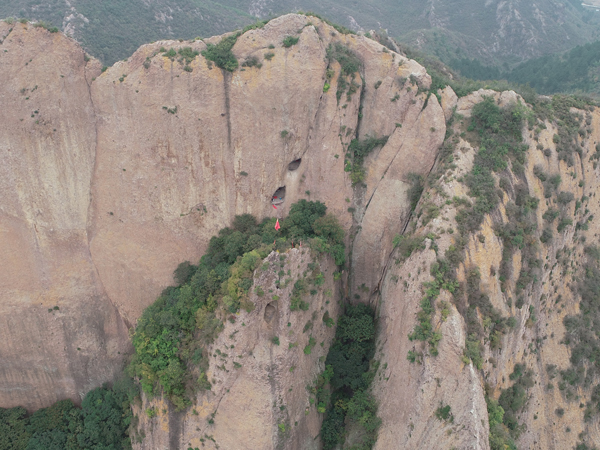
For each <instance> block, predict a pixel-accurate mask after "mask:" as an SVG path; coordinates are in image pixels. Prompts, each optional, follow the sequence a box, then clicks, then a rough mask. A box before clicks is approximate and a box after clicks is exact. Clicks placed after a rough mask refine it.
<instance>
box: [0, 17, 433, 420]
mask: <svg viewBox="0 0 600 450" xmlns="http://www.w3.org/2000/svg"><path fill="white" fill-rule="evenodd" d="M9 30H11V31H10V32H9ZM288 35H297V36H298V37H299V42H298V44H296V45H294V46H292V47H290V48H283V47H282V45H281V42H282V40H283V38H284V37H285V36H288ZM0 36H2V40H3V42H2V44H1V45H0V79H1V80H3V83H2V87H0V96H1V98H2V99H3V105H4V106H5V108H3V111H2V113H0V114H1V115H2V116H1V119H2V120H1V121H0V123H2V124H3V125H2V141H1V142H0V151H1V152H2V158H3V162H4V161H5V162H6V163H5V164H3V166H2V168H1V169H0V170H2V177H1V179H0V183H2V184H3V186H2V187H3V192H5V195H4V196H3V198H2V200H1V203H0V214H1V215H0V230H1V231H0V232H1V236H2V237H1V238H0V246H1V248H2V251H3V254H5V255H8V256H9V257H8V258H4V259H3V261H2V263H0V264H2V266H1V267H0V273H2V275H0V277H1V278H0V280H2V281H0V286H1V289H0V298H1V302H0V322H2V323H5V324H6V326H5V327H3V328H1V331H0V336H1V337H3V338H4V339H5V340H8V341H10V345H8V346H5V347H4V348H3V349H2V350H0V352H2V353H1V356H2V359H3V361H6V362H7V363H6V364H3V366H2V369H1V370H0V386H2V390H1V391H0V392H1V393H0V405H1V406H15V405H17V404H25V405H26V406H27V407H28V408H37V407H41V406H47V405H48V404H50V403H52V402H53V401H55V400H57V399H60V398H64V397H71V398H73V399H78V398H79V397H80V396H81V395H82V394H83V393H85V391H87V390H88V389H89V388H90V387H93V386H97V385H99V384H100V383H101V382H102V381H105V380H109V379H111V378H112V376H113V374H114V373H115V372H116V371H118V370H119V368H120V365H121V355H120V354H119V352H120V353H125V351H126V349H127V348H128V346H129V344H128V339H127V326H130V325H131V324H134V323H135V321H136V319H137V318H138V317H139V315H140V314H141V312H142V310H143V309H144V308H145V307H146V306H147V305H148V304H150V303H151V302H152V301H153V300H154V299H155V298H156V296H157V295H158V293H159V292H160V291H161V290H162V289H163V288H164V287H165V286H167V285H169V284H170V283H171V282H172V272H173V269H174V268H175V267H176V266H177V264H178V263H179V262H181V261H183V260H186V259H188V260H191V261H196V260H197V259H198V258H199V256H200V255H201V254H202V252H203V251H204V249H205V248H206V244H207V242H208V239H209V238H210V236H212V235H213V234H215V232H216V231H218V230H219V229H220V228H222V227H223V226H226V225H228V224H229V223H230V221H231V219H232V218H233V217H234V216H235V215H236V214H241V213H246V212H249V213H252V214H254V215H256V216H258V217H259V218H262V217H265V216H278V217H284V216H285V215H286V213H287V210H288V208H289V205H290V204H292V203H294V202H295V201H297V200H299V199H301V198H309V199H313V200H320V201H322V202H324V203H325V204H326V205H327V206H328V210H329V212H332V213H334V214H335V215H336V216H338V218H339V219H340V221H341V223H342V225H343V226H344V227H345V228H346V229H347V230H349V229H350V228H351V227H352V226H354V228H355V229H360V227H361V226H363V227H364V228H363V231H361V232H360V233H359V237H358V239H357V240H356V242H355V244H354V248H353V260H352V265H353V266H354V267H355V269H353V270H352V271H351V274H352V280H353V281H352V283H353V285H354V286H360V285H362V284H365V285H366V286H368V287H369V288H370V289H375V288H376V287H377V283H378V281H379V279H380V278H381V273H382V270H383V267H384V265H385V261H386V258H387V255H388V254H389V252H390V250H391V240H392V238H393V236H394V235H395V234H396V233H399V232H401V230H402V229H403V227H404V222H405V220H406V216H407V205H406V199H405V191H406V188H407V186H406V183H405V176H406V174H407V173H408V172H410V171H417V172H427V171H428V170H429V169H430V168H431V165H432V164H433V160H434V158H435V154H436V152H437V146H438V145H439V143H441V139H442V138H443V135H444V115H443V111H442V109H441V108H440V106H439V104H438V103H437V101H436V100H435V99H434V97H431V99H430V100H429V102H428V105H427V107H426V108H425V109H423V105H424V102H425V94H420V95H417V87H418V86H421V87H424V88H426V87H427V86H429V83H430V79H429V76H428V75H427V74H426V72H425V70H424V69H423V67H421V66H420V65H418V64H417V63H415V62H413V61H410V60H407V59H406V58H404V57H402V56H400V55H398V54H395V53H389V52H387V51H385V52H384V47H383V46H382V45H380V44H379V43H377V42H375V41H372V40H370V39H367V38H365V37H363V36H354V35H342V34H340V33H338V32H337V31H335V30H334V29H333V28H332V27H331V26H329V25H327V24H325V23H323V22H321V21H320V20H319V19H317V18H315V17H310V18H309V17H306V16H302V15H288V16H283V17H280V18H277V19H274V20H272V21H270V22H269V23H268V24H267V25H266V26H265V27H264V28H262V29H256V30H251V31H248V32H246V33H245V34H243V35H242V36H240V37H239V38H238V40H237V43H236V45H235V46H234V48H233V52H234V54H235V55H236V56H237V58H238V60H239V61H240V63H242V62H244V61H245V60H247V59H248V58H251V57H253V56H255V57H256V58H257V59H258V60H259V62H260V63H261V64H262V67H260V68H259V67H242V68H241V69H239V70H236V71H235V72H233V73H229V72H224V71H222V70H221V69H218V68H217V67H215V66H214V65H212V64H209V63H208V62H207V61H206V60H205V59H204V58H203V57H202V56H198V57H196V58H195V59H194V60H193V61H192V62H191V63H190V65H189V67H190V68H191V70H192V71H191V72H190V71H186V70H184V64H183V63H181V62H179V61H178V60H177V58H174V60H171V59H169V58H167V57H166V56H164V55H163V54H162V53H160V52H158V50H159V49H160V47H165V48H167V49H169V48H174V49H175V50H178V49H180V48H182V47H191V48H192V49H194V50H197V51H202V50H203V49H205V48H206V44H205V43H204V42H202V41H191V42H177V41H163V42H158V43H155V44H150V45H146V46H143V47H141V48H140V49H139V50H138V51H137V52H136V53H135V54H134V55H133V56H132V57H131V58H129V59H128V60H127V61H120V62H118V63H116V64H115V65H114V66H113V67H111V68H109V69H108V70H106V71H105V72H103V73H101V72H100V70H99V64H98V62H97V61H95V60H93V59H91V60H88V61H86V60H87V59H88V58H86V57H84V52H83V51H82V50H81V48H79V47H78V46H77V44H76V43H75V42H74V41H72V40H70V39H68V38H66V37H64V36H63V35H61V34H59V33H56V34H53V33H50V32H48V31H47V30H45V29H43V28H35V27H33V25H32V24H14V25H9V24H7V23H4V22H0ZM4 36H6V37H4ZM209 41H210V42H212V43H216V42H218V41H219V38H211V39H210V40H209ZM330 43H341V44H343V45H346V46H347V47H348V48H349V49H351V50H352V51H353V52H354V53H355V54H356V55H357V56H358V57H359V58H360V59H361V61H362V63H363V68H362V69H361V75H362V77H363V78H364V84H362V85H361V83H360V79H359V78H358V76H356V77H355V78H356V80H357V81H358V88H357V92H355V93H354V94H353V95H349V96H347V95H346V94H345V93H344V94H343V95H342V96H341V98H340V101H339V102H338V100H337V99H336V90H337V83H338V81H339V76H340V69H341V67H340V65H339V64H338V62H336V61H332V62H331V63H330V64H329V63H328V61H327V58H326V50H327V48H328V46H329V44H330ZM271 45H272V46H274V48H273V49H270V48H269V47H270V46H271ZM268 52H271V53H273V54H274V56H273V58H272V59H271V60H267V59H266V58H265V57H264V54H265V53H268ZM328 64H329V68H330V69H333V71H334V74H333V76H332V78H331V80H330V81H329V83H330V84H331V88H330V90H329V91H328V92H324V91H323V85H324V84H325V82H326V80H327V76H326V75H327V73H326V70H327V68H328ZM5 80H6V81H5ZM378 81H382V83H381V86H380V87H379V88H378V89H375V88H374V86H375V84H376V83H377V82H378ZM417 85H418V86H417ZM395 96H397V98H396V99H395V100H394V97H395ZM392 100H393V101H392ZM359 112H360V114H359ZM31 116H33V117H31ZM396 123H403V124H404V125H403V127H402V128H400V127H396ZM433 128H435V131H432V130H433ZM282 132H287V133H282ZM356 135H358V136H359V137H360V138H361V139H362V138H365V137H366V136H377V137H380V136H383V135H391V137H390V140H389V142H388V144H387V145H386V146H384V148H382V149H376V150H375V151H374V153H373V155H372V156H370V157H369V158H368V160H367V162H366V167H367V169H368V176H367V179H366V186H367V187H366V188H364V187H361V186H358V187H354V188H353V187H352V185H351V182H350V179H349V174H348V173H347V172H345V171H344V165H345V163H344V155H345V153H346V151H345V147H346V146H347V145H348V144H349V143H350V141H351V139H352V138H353V137H355V136H356ZM408 156H411V158H410V164H406V161H405V159H406V158H407V157H408ZM413 156H417V157H416V158H415V157H413ZM299 158H301V159H302V161H301V164H300V166H299V168H298V169H297V170H294V171H290V170H288V164H289V163H290V162H292V161H294V160H296V159H299ZM384 160H385V161H384ZM382 177H383V179H382ZM281 186H285V187H286V197H285V202H284V204H283V205H282V206H280V207H279V209H278V210H274V209H273V208H272V206H271V204H270V200H271V197H272V195H273V193H274V192H275V191H276V190H277V189H278V188H279V187H281ZM349 207H352V208H355V210H356V211H355V212H354V215H353V214H352V213H350V212H348V208H349ZM363 223H364V225H363ZM378 227H382V228H385V231H384V233H383V235H381V233H380V231H379V230H377V228H378ZM359 266H360V267H359ZM364 266H367V267H369V270H364V269H363V268H362V267H364ZM38 302H39V305H38ZM55 305H57V306H59V307H60V310H58V311H55V312H53V313H49V312H48V308H53V307H54V306H55ZM113 305H114V306H113ZM55 323H56V324H57V325H56V327H58V328H57V329H56V330H55V329H54V328H53V327H54V325H52V326H51V324H55ZM126 324H127V326H126ZM59 330H60V331H59ZM59 335H60V336H59ZM80 335H81V338H80V337H79V336H80ZM84 337H85V338H84ZM80 342H83V343H80ZM77 348H80V349H81V350H76V349H77ZM92 356H93V358H92ZM24 373H26V374H27V375H26V376H23V374H24ZM31 390H35V391H37V392H39V394H37V395H38V397H36V396H31V395H30V392H31Z"/></svg>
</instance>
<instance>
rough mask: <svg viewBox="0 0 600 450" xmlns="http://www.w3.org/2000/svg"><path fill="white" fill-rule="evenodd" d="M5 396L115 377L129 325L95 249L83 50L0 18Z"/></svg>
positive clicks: (23, 396)
mask: <svg viewBox="0 0 600 450" xmlns="http://www.w3.org/2000/svg"><path fill="white" fill-rule="evenodd" d="M0 41H1V42H2V44H1V45H0V79H2V83H1V87H0V98H2V111H1V112H0V123H2V125H1V130H2V131H1V135H2V138H1V139H0V159H1V160H2V164H1V165H0V166H1V167H0V184H1V190H2V199H1V200H0V254H2V256H3V258H2V263H1V265H2V269H1V270H0V272H1V275H0V292H1V294H0V296H1V299H2V300H1V301H0V339H2V342H3V344H2V346H1V349H0V359H2V364H1V368H0V373H1V375H0V379H1V380H2V381H1V382H0V386H1V388H0V404H2V406H4V407H7V406H8V407H9V406H15V405H19V404H20V405H23V406H26V407H27V408H31V409H33V408H39V407H41V406H46V405H49V404H51V403H53V402H55V401H56V400H59V399H61V398H64V397H71V398H74V399H78V398H79V396H80V395H82V394H83V393H85V392H86V391H87V390H89V389H91V388H93V387H95V386H98V385H99V384H101V383H102V382H104V381H106V380H108V379H111V378H112V377H113V376H114V374H115V372H116V371H118V370H119V369H120V364H121V360H122V357H123V356H122V355H121V354H123V355H124V354H125V353H126V352H128V351H129V348H130V344H129V343H128V338H127V326H126V324H125V323H124V321H123V318H122V315H121V314H119V311H118V310H117V308H115V307H114V305H113V304H112V302H111V300H110V298H109V297H108V296H107V295H106V291H105V290H104V288H103V287H102V280H101V279H100V277H99V276H98V272H97V270H96V266H95V264H94V262H93V260H92V257H91V254H90V250H89V241H90V235H89V233H88V231H89V226H90V224H91V217H90V214H89V212H90V211H89V208H90V203H91V201H92V196H91V191H90V188H91V185H92V178H93V172H94V165H95V161H96V149H97V147H96V128H95V120H96V119H95V111H94V108H93V104H92V99H91V96H90V88H89V84H88V82H89V78H91V77H89V76H88V69H87V65H86V62H85V60H84V56H85V55H84V52H83V50H81V48H80V47H79V46H78V45H77V44H76V43H75V42H73V41H71V40H69V39H67V38H65V37H64V36H62V35H60V34H58V33H57V34H50V33H48V32H47V31H46V30H44V29H41V28H40V29H38V28H33V27H32V26H31V25H29V26H27V25H22V24H16V25H14V26H13V25H8V24H7V23H4V22H1V23H0Z"/></svg>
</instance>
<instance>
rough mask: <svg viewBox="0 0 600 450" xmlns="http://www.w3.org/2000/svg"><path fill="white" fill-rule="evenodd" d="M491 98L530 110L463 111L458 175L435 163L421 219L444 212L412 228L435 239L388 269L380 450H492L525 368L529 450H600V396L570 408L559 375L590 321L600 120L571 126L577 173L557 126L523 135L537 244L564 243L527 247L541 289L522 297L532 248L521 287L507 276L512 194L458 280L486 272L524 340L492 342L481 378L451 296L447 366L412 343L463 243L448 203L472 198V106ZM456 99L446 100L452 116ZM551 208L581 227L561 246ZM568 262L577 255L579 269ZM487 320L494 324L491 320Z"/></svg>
mask: <svg viewBox="0 0 600 450" xmlns="http://www.w3.org/2000/svg"><path fill="white" fill-rule="evenodd" d="M485 96H491V97H493V98H494V99H495V101H496V103H497V104H498V105H500V106H503V107H507V106H510V105H514V104H517V103H521V104H523V105H524V102H523V100H522V99H521V98H519V96H517V95H516V94H515V93H514V92H504V93H497V92H493V91H483V90H482V91H478V92H475V93H473V94H471V95H469V96H467V97H464V98H461V99H459V100H458V102H456V101H454V105H455V106H456V112H457V113H458V112H460V115H457V116H455V117H454V121H453V123H454V124H453V125H452V130H453V132H454V133H455V134H454V136H452V135H451V137H450V138H448V142H450V141H451V140H454V143H453V145H452V147H453V148H454V151H453V152H452V154H451V161H452V165H447V164H446V165H445V166H443V165H442V161H438V163H436V164H437V165H438V166H440V165H442V167H444V170H442V171H441V172H440V171H439V170H437V171H436V177H439V178H435V179H430V181H429V183H431V186H432V187H431V188H430V189H426V191H425V192H424V194H423V197H422V198H421V203H420V205H419V207H418V208H417V213H416V217H420V216H421V215H422V214H423V215H426V214H425V213H426V210H427V208H428V207H433V208H434V209H436V208H437V209H436V210H437V211H439V214H437V215H433V216H430V217H429V219H424V218H423V217H422V216H421V217H420V218H419V219H416V218H415V219H414V222H413V224H411V225H410V226H409V231H410V233H411V234H412V235H413V236H422V237H425V236H428V238H427V239H425V248H424V249H423V250H416V251H414V252H413V253H412V255H411V256H410V257H409V258H408V259H406V260H404V259H403V257H402V255H401V254H399V253H398V252H397V251H395V252H392V254H391V258H390V260H389V261H388V265H387V268H386V271H385V275H384V279H383V282H382V289H381V292H380V295H379V297H378V305H379V314H380V334H379V347H378V348H379V351H380V353H378V355H377V356H376V357H378V358H380V362H381V364H382V366H381V368H380V372H379V374H378V376H377V377H376V379H375V383H374V387H373V391H374V393H375V394H376V396H377V397H378V399H379V415H380V417H381V418H382V420H383V424H382V427H381V429H380V431H379V439H378V442H377V445H376V447H375V448H378V449H385V448H393V447H395V446H396V445H397V443H399V447H402V448H414V449H417V448H446V447H449V448H469V449H487V448H490V447H489V443H488V434H489V429H488V412H487V408H486V400H485V397H486V395H487V396H489V397H490V398H492V399H496V400H497V399H498V397H499V396H500V394H501V392H502V391H503V390H506V389H507V388H510V387H511V386H512V385H513V384H514V383H515V381H514V378H512V377H511V375H512V374H513V371H514V369H515V366H516V364H522V365H523V367H526V368H527V369H528V370H531V382H530V383H531V384H530V385H528V387H527V392H526V398H527V400H526V403H525V406H524V407H523V408H522V409H520V410H519V413H518V416H517V417H518V424H519V426H520V427H521V432H520V436H519V438H518V441H517V445H518V448H540V449H542V448H544V449H546V448H547V449H562V448H574V447H575V446H576V444H577V443H578V442H581V441H585V442H587V444H588V445H592V444H597V443H598V442H600V435H598V431H597V427H596V425H595V422H594V420H595V419H591V420H590V419H588V420H587V421H585V420H584V419H583V415H584V410H583V407H584V406H585V405H586V404H590V403H592V402H593V400H592V396H591V394H592V393H591V388H590V387H589V386H588V387H586V386H581V387H579V388H578V389H577V398H575V397H574V396H570V394H569V393H568V390H569V389H570V388H569V384H568V383H565V382H564V379H563V378H562V375H560V372H561V371H565V370H567V369H569V368H570V366H571V363H570V357H571V353H570V351H569V349H568V347H567V346H566V345H565V342H564V340H563V338H564V337H565V327H564V325H563V320H564V319H565V317H567V316H569V315H574V314H578V313H579V301H580V298H579V296H578V294H577V288H576V285H577V283H578V282H579V281H580V280H581V279H582V277H583V276H584V272H585V270H584V271H583V272H582V267H583V265H584V264H585V262H586V255H585V252H584V248H585V247H586V246H588V245H597V234H598V224H597V222H596V221H595V220H593V219H591V220H590V219H589V217H590V215H591V216H596V215H597V214H598V213H599V212H600V210H599V207H600V205H599V203H598V201H597V200H594V197H595V193H596V192H598V189H599V188H600V185H599V183H600V172H599V170H598V164H597V163H595V161H596V159H597V156H596V155H597V153H595V151H596V148H595V146H596V145H597V144H598V142H600V135H599V134H598V128H597V124H598V123H599V122H598V121H599V120H600V115H599V114H598V112H597V111H596V110H595V109H591V110H589V111H588V110H577V109H574V108H572V109H571V113H572V114H574V115H577V116H579V117H580V118H579V119H577V120H576V122H575V123H577V122H578V126H579V127H580V128H579V130H580V131H579V133H578V138H577V145H578V146H579V147H580V149H581V152H580V153H577V152H574V153H573V155H572V156H573V160H572V162H571V163H568V162H567V161H566V160H565V159H564V158H560V157H559V151H564V150H561V148H560V144H557V140H558V135H559V134H563V133H564V131H561V130H559V128H558V126H557V122H556V118H555V119H554V120H551V119H548V118H546V119H545V120H544V118H543V117H541V118H538V119H535V118H534V117H535V116H534V115H533V114H532V115H531V116H530V118H529V119H528V120H529V121H528V122H527V123H526V124H525V125H529V126H528V127H526V128H525V127H524V129H523V136H524V143H525V144H526V146H527V147H528V150H527V153H526V160H525V164H524V173H523V174H521V175H518V176H517V175H515V174H513V173H512V172H508V175H509V177H510V178H509V179H510V180H511V181H510V182H511V183H512V186H517V184H518V185H520V186H526V189H527V191H526V192H527V194H528V195H529V196H531V197H532V198H534V199H537V201H539V206H538V207H537V209H536V211H535V215H536V218H535V220H536V222H537V224H538V225H537V231H536V235H538V236H539V235H541V234H542V229H543V228H548V227H549V226H550V227H551V228H554V237H553V238H552V239H551V240H550V241H548V242H541V243H540V242H539V241H538V242H537V244H536V243H535V242H534V241H533V240H531V239H530V240H528V241H527V246H532V247H529V248H534V249H535V251H536V252H538V253H537V258H538V259H539V260H540V261H542V263H541V264H540V270H539V273H538V272H536V275H535V278H534V281H533V283H532V284H531V285H529V286H527V287H525V288H521V289H517V282H518V280H519V276H520V272H521V267H522V265H523V264H524V263H523V261H522V260H523V259H524V258H525V256H524V254H525V253H524V252H525V250H527V247H524V248H525V250H519V251H516V253H515V254H514V256H513V257H512V259H511V263H510V265H509V266H510V267H509V269H508V270H507V271H506V272H507V273H509V274H510V275H509V277H508V278H507V279H506V280H504V281H505V282H506V284H505V285H503V284H502V273H501V271H500V268H501V266H502V259H503V248H504V246H505V244H504V242H503V240H502V238H501V237H500V233H499V230H500V228H501V227H502V226H503V225H506V224H508V222H509V220H510V219H509V217H508V214H507V209H509V208H511V207H513V208H514V201H515V199H514V198H513V195H514V194H511V195H509V194H507V193H504V194H503V197H502V201H501V204H500V206H499V210H498V211H495V212H494V213H493V214H492V215H489V216H486V217H485V219H484V221H483V224H482V225H481V228H480V229H479V230H478V231H477V232H476V233H473V234H470V235H468V237H467V240H466V243H465V250H464V255H465V257H464V261H463V262H461V263H460V264H459V266H458V270H457V274H458V281H459V282H461V283H463V287H462V289H465V287H464V283H465V280H466V277H467V273H468V272H469V271H471V270H474V269H476V270H477V271H478V273H479V274H480V276H481V279H480V282H479V288H480V289H481V291H482V292H483V293H484V294H485V295H486V296H487V297H488V298H489V300H490V302H491V304H492V305H493V307H494V308H495V309H496V310H497V311H498V312H499V313H500V314H501V315H502V316H503V317H512V318H513V319H514V328H513V329H512V330H511V331H509V332H507V333H506V334H504V335H503V336H502V338H501V340H500V341H499V342H497V343H496V344H495V345H494V346H492V345H491V342H490V340H489V339H487V338H486V340H485V343H484V350H483V356H484V357H483V363H482V368H481V370H477V369H476V368H475V367H474V365H473V364H472V363H471V362H469V359H468V358H466V359H465V357H464V354H465V350H464V349H465V343H466V340H467V339H466V338H467V336H466V333H467V326H466V324H465V320H464V318H463V316H462V315H461V313H459V311H458V310H457V309H456V307H455V305H457V306H458V305H460V303H461V302H460V300H458V299H452V296H451V295H450V294H449V292H447V291H444V290H442V291H441V293H440V295H439V297H438V298H437V299H436V300H435V308H436V314H435V316H434V317H433V320H432V325H433V328H434V330H435V331H437V332H439V333H440V335H441V341H440V344H439V348H438V351H439V355H437V356H430V355H428V349H427V346H426V345H425V344H424V343H422V342H419V341H418V340H415V341H409V340H408V339H407V337H408V335H409V334H410V333H411V332H412V331H413V330H414V328H415V325H416V324H417V313H418V311H419V310H420V302H421V299H422V298H423V297H424V292H425V290H426V288H427V287H426V286H424V285H423V283H424V282H431V281H432V280H433V277H432V275H431V274H430V272H431V268H432V265H433V264H434V263H435V262H436V260H437V259H439V258H442V257H443V256H444V255H445V254H446V251H447V250H448V249H450V248H451V246H452V245H455V244H456V242H457V239H458V238H457V236H456V230H457V228H458V227H457V223H456V220H455V217H456V213H457V209H458V206H457V205H456V204H455V203H453V202H451V201H449V199H456V198H461V197H465V196H467V194H468V188H467V187H466V186H465V184H464V181H465V178H466V177H465V175H466V174H467V173H468V172H469V171H470V169H471V167H472V164H473V158H474V155H475V152H477V151H478V148H477V147H473V146H472V145H471V144H470V143H469V142H468V141H466V140H465V139H464V137H465V134H461V133H463V132H464V131H466V125H468V123H469V122H468V119H467V118H468V117H470V115H471V110H472V107H473V105H475V104H477V103H479V102H480V101H482V100H483V98H484V97H485ZM451 97H452V96H451V95H449V94H448V91H447V90H446V91H445V92H444V93H443V94H442V104H444V100H445V99H448V98H451ZM446 101H447V100H446ZM450 109H452V108H450ZM444 110H447V107H446V106H444ZM459 135H460V137H459ZM471 138H472V136H471ZM445 145H446V144H445ZM563 149H564V147H563ZM563 156H564V155H563ZM436 167H437V166H436ZM540 173H544V174H547V176H548V177H549V176H550V175H560V177H561V182H560V183H561V184H560V191H563V192H571V193H573V194H574V198H575V199H579V200H578V201H577V202H576V201H575V200H573V201H571V202H567V203H566V204H561V203H559V202H558V201H557V200H556V198H555V196H548V195H547V186H544V182H543V180H542V179H540V178H543V176H542V175H540ZM502 176H503V177H506V176H507V173H505V172H503V173H502ZM513 189H514V188H513ZM511 203H512V204H513V206H511V205H510V204H511ZM551 208H554V209H556V208H561V214H564V216H565V217H566V218H571V219H572V224H570V225H568V226H567V227H565V228H564V230H560V232H559V233H558V234H557V233H556V223H552V222H550V225H548V220H547V219H546V218H545V216H544V214H545V213H546V211H548V210H549V209H551ZM577 223H579V225H577ZM584 224H585V225H584ZM429 237H431V239H429ZM434 250H435V251H434ZM565 255H573V259H571V258H569V257H568V256H565ZM587 258H589V257H587ZM459 298H460V294H459ZM443 302H447V303H446V304H444V303H443ZM462 308H463V309H464V306H462ZM444 309H445V311H444V314H443V315H444V316H445V317H443V316H442V311H443V310H444ZM462 314H464V312H463V313H462ZM479 319H483V313H480V316H479ZM410 351H413V352H415V353H416V354H417V355H418V356H417V360H416V362H414V360H413V362H412V363H411V362H410V361H409V360H407V355H408V354H409V352H410ZM420 357H422V359H419V358H420ZM419 362H420V363H419ZM575 385H576V386H577V384H575ZM391 393H394V394H393V395H392V394H391ZM442 406H450V407H451V411H452V414H453V417H452V420H442V419H440V418H439V417H437V415H436V413H437V412H438V410H437V409H438V408H440V407H442Z"/></svg>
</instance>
